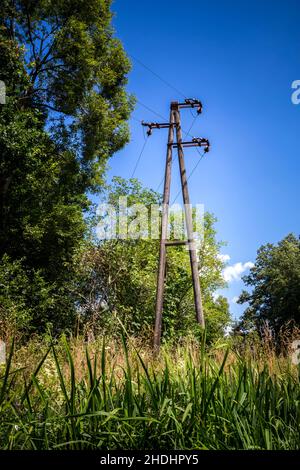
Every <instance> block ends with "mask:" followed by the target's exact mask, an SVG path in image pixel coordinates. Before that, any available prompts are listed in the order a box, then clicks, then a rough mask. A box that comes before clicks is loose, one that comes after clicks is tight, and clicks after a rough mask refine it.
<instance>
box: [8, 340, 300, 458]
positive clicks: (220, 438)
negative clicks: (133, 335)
mask: <svg viewBox="0 0 300 470" xmlns="http://www.w3.org/2000/svg"><path fill="white" fill-rule="evenodd" d="M14 349H16V351H15V352H14ZM299 373H300V369H299V368H298V367H296V366H295V365H292V364H291V361H290V359H289V358H287V357H276V355H275V354H274V353H273V352H272V351H266V350H265V349H264V348H263V347H262V346H260V347H257V348H256V350H255V351H254V350H253V348H252V349H249V350H244V352H243V353H239V352H238V351H237V350H236V348H235V347H234V346H231V347H228V345H225V344H219V346H216V347H214V348H210V350H209V351H207V350H206V348H205V346H204V342H203V344H202V345H200V344H199V343H195V341H191V342H189V343H188V342H186V343H185V344H182V345H177V346H176V347H174V346H171V345H165V346H164V347H163V349H162V351H161V353H160V356H159V357H154V356H153V354H152V353H151V351H150V350H147V348H145V346H143V348H141V347H140V345H139V344H138V343H137V342H136V340H132V339H128V340H126V341H125V340H124V338H123V339H122V341H113V340H111V341H109V342H105V340H102V339H101V340H100V339H98V340H95V341H93V342H91V343H89V344H85V342H84V341H83V339H78V338H77V339H70V340H69V341H67V340H66V339H65V338H64V337H62V338H61V339H60V340H58V341H56V342H55V344H53V342H52V340H50V339H49V340H45V339H44V340H42V341H41V340H33V341H31V342H29V344H27V346H26V347H21V348H18V349H17V348H14V346H13V345H12V348H11V350H10V354H9V357H8V361H7V364H6V367H4V366H2V369H1V378H0V447H1V449H102V450H103V449H109V450H112V449H148V450H150V449H155V450H158V449H164V450H166V449H168V450H171V449H299V448H300V432H299V422H300V407H299V400H300V393H299V390H300V389H299Z"/></svg>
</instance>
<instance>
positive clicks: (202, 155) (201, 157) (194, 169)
mask: <svg viewBox="0 0 300 470" xmlns="http://www.w3.org/2000/svg"><path fill="white" fill-rule="evenodd" d="M196 150H197V152H198V153H199V155H200V158H199V160H198V161H197V163H196V165H195V166H194V168H193V169H192V171H191V173H190V174H189V176H188V177H187V180H186V182H188V181H189V179H190V178H191V177H192V175H193V174H194V173H195V171H196V169H197V167H198V165H199V163H200V162H201V160H202V159H203V157H204V155H205V153H206V152H205V151H204V152H203V153H202V154H201V153H200V152H199V149H198V148H197V147H196ZM180 193H181V190H179V191H178V193H177V194H176V196H175V199H173V202H172V204H171V205H173V204H174V202H175V201H176V200H177V198H178V196H179V194H180Z"/></svg>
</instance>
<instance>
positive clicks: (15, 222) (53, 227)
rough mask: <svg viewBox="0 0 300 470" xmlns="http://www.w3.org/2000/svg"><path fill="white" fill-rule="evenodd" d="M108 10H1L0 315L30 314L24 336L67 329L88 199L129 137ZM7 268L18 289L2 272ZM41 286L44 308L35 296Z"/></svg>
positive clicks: (43, 1) (127, 106) (12, 4)
mask: <svg viewBox="0 0 300 470" xmlns="http://www.w3.org/2000/svg"><path fill="white" fill-rule="evenodd" d="M110 3H111V2H110V1H106V0H105V1H104V0H92V1H90V2H88V3H86V2H83V1H80V0H78V1H76V0H75V1H72V2H71V1H68V0H67V1H65V0H64V1H51V0H38V1H36V0H34V1H30V0H21V1H18V0H12V1H11V0H9V1H8V0H4V1H3V2H1V5H0V18H1V19H0V79H1V80H3V81H4V82H5V84H6V90H7V100H6V104H5V105H1V106H0V262H1V263H2V267H3V272H2V278H1V285H0V311H1V312H2V313H0V314H1V315H4V316H5V318H7V316H9V312H10V311H11V312H12V314H13V315H15V313H16V311H17V309H18V308H17V306H19V309H20V312H19V316H20V318H22V316H23V313H24V309H25V310H26V312H30V315H31V323H30V322H29V323H28V322H27V324H30V325H31V326H30V327H31V328H32V329H37V330H43V329H44V327H45V324H46V323H47V322H51V323H52V324H53V325H54V326H55V328H57V329H61V328H64V327H66V326H69V325H71V324H72V318H73V319H74V314H75V308H74V303H73V299H72V297H71V296H70V292H69V291H70V289H69V284H70V282H71V281H72V277H73V276H74V274H75V264H74V257H75V256H76V254H77V252H78V251H80V247H81V244H82V241H83V237H84V233H85V229H86V221H85V218H84V216H83V212H84V211H87V210H88V209H89V201H88V198H87V192H88V191H90V192H93V191H94V192H96V191H98V190H99V189H100V188H101V185H102V184H103V175H104V171H105V168H106V162H107V160H108V159H109V157H110V156H111V155H112V154H113V153H114V152H115V151H117V150H119V149H120V148H121V147H122V146H123V145H124V144H125V143H126V142H127V141H128V138H129V135H128V127H127V119H128V117H129V114H130V111H131V109H132V100H131V98H129V97H128V96H127V94H126V92H125V84H126V79H127V78H126V77H127V73H128V71H129V68H130V66H129V62H128V59H127V58H126V56H125V53H124V51H123V48H122V46H121V44H120V42H119V41H118V40H117V39H116V38H114V34H113V30H112V28H111V18H112V14H111V11H110ZM1 260H2V261H1ZM9 263H11V267H10V268H9V267H8V264H9ZM4 266H6V268H4ZM16 270H17V272H18V279H19V280H21V278H22V283H21V284H22V286H23V288H22V289H19V290H16V289H15V286H14V284H13V282H12V275H11V274H10V273H12V272H15V271H16ZM22 270H23V275H22V274H21V271H22ZM42 284H43V286H44V287H43V289H42V291H43V292H45V289H47V291H48V294H49V299H47V301H46V299H45V296H44V297H43V296H40V295H39V292H38V290H40V287H39V286H41V285H42ZM32 286H36V289H37V292H36V295H34V294H33V287H32ZM10 287H11V291H10ZM7 298H10V299H12V302H11V303H10V302H6V301H5V299H7ZM13 303H14V305H13ZM21 305H22V307H21ZM21 309H22V311H21ZM4 310H5V313H3V312H4ZM38 312H39V313H38ZM30 315H29V314H28V315H26V318H27V320H28V318H29V317H30ZM22 324H24V322H22Z"/></svg>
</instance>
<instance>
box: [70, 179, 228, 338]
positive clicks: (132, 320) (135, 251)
mask: <svg viewBox="0 0 300 470" xmlns="http://www.w3.org/2000/svg"><path fill="white" fill-rule="evenodd" d="M121 196H123V197H124V196H126V197H127V204H128V206H129V207H130V206H132V205H133V204H136V203H140V204H144V206H145V207H146V208H147V209H148V210H150V206H151V204H157V205H158V204H160V202H161V197H160V195H159V194H157V193H155V192H154V191H152V190H149V189H147V188H144V187H142V185H141V184H140V183H139V181H138V180H136V179H131V180H129V181H126V180H123V179H121V178H115V179H114V180H113V184H112V186H111V187H110V188H108V193H107V195H106V196H105V199H106V201H107V202H109V203H111V204H114V205H115V206H116V207H117V206H118V200H119V197H121ZM128 216H129V222H130V221H131V220H133V219H134V217H135V216H134V215H132V214H131V212H130V209H129V210H128ZM118 217H119V214H118V213H117V219H118ZM117 222H118V220H117ZM214 223H215V218H214V217H213V216H212V215H211V214H209V213H206V214H205V223H204V242H203V243H202V245H201V248H200V253H199V256H200V259H201V263H200V265H199V268H200V280H201V287H202V292H203V299H204V311H205V316H206V319H207V325H208V338H209V340H210V341H213V340H214V339H216V337H218V336H220V335H222V334H223V330H224V328H225V326H226V325H227V324H228V323H229V321H230V316H229V311H228V303H227V301H226V300H225V299H224V298H221V297H220V298H219V299H217V300H214V296H213V294H214V292H215V291H216V290H217V289H218V288H220V287H223V286H224V281H223V278H222V275H221V272H222V268H223V263H222V261H221V260H220V258H219V257H218V253H219V249H220V246H221V244H220V243H218V242H217V241H216V232H215V229H214ZM158 248H159V242H158V240H157V239H155V240H152V239H142V238H139V239H124V240H123V239H114V240H102V241H99V240H98V241H97V240H96V239H95V240H94V241H93V242H91V244H90V247H89V248H88V249H87V250H86V251H85V252H84V254H83V258H82V261H81V264H80V276H79V277H80V283H79V284H78V285H77V287H76V288H75V291H76V289H77V293H78V294H79V296H78V305H79V311H80V312H81V315H80V318H81V319H82V321H85V322H86V321H90V322H91V324H92V325H93V326H96V327H97V328H100V330H103V328H108V329H111V330H112V331H116V327H117V326H118V322H117V320H116V317H118V318H119V319H121V320H122V322H123V324H124V325H125V326H126V328H127V330H128V331H129V332H130V333H133V334H141V333H142V331H143V330H144V331H146V332H147V333H149V331H151V330H152V327H153V321H154V306H155V292H156V279H157V262H158ZM196 329H197V328H195V313H194V303H193V290H192V282H191V273H190V264H189V256H188V252H187V251H186V250H185V248H183V247H181V246H179V247H176V248H173V249H172V250H169V251H168V261H167V282H166V289H165V302H164V316H163V334H164V337H166V338H170V337H178V336H180V335H185V334H187V333H188V332H189V331H190V332H195V331H196Z"/></svg>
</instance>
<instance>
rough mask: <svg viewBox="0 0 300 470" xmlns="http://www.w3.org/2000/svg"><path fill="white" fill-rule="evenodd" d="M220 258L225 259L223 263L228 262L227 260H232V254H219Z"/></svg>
mask: <svg viewBox="0 0 300 470" xmlns="http://www.w3.org/2000/svg"><path fill="white" fill-rule="evenodd" d="M218 258H219V259H220V260H221V261H223V263H226V262H227V261H229V260H230V256H229V255H222V254H219V255H218Z"/></svg>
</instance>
